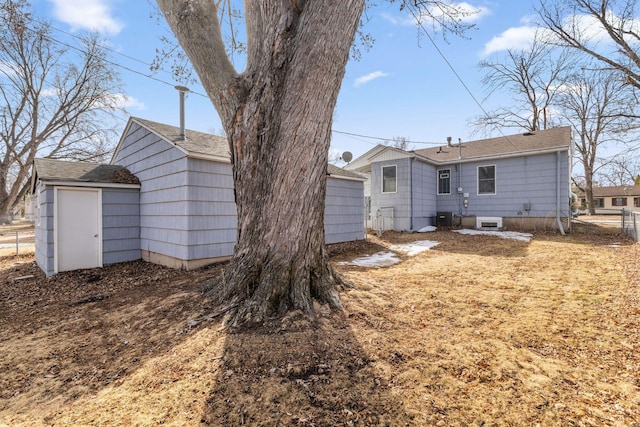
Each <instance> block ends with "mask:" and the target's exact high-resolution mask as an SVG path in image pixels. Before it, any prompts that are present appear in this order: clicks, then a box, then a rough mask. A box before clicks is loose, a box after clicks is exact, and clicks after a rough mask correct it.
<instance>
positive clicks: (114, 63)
mask: <svg viewBox="0 0 640 427" xmlns="http://www.w3.org/2000/svg"><path fill="white" fill-rule="evenodd" d="M38 22H39V21H38ZM51 28H54V27H51ZM54 29H56V30H57V31H60V32H61V33H63V34H67V35H69V36H71V37H73V38H76V39H78V40H81V41H82V38H81V37H78V36H76V35H73V34H69V33H67V32H65V31H63V30H60V29H57V28H54ZM29 31H32V32H35V31H34V30H32V29H30V28H29ZM44 37H46V38H47V39H49V40H51V41H52V42H54V43H58V44H59V45H61V46H65V47H67V48H69V49H73V50H75V51H77V52H80V53H84V54H86V53H88V52H87V51H86V50H83V49H82V48H79V47H77V46H73V45H71V44H69V43H66V42H63V41H61V40H58V39H57V38H55V37H53V36H51V35H46V36H44ZM102 48H103V49H104V50H107V51H110V52H114V53H116V54H118V55H121V56H123V57H125V58H128V59H132V60H134V61H136V62H139V63H141V64H144V65H147V66H149V67H150V66H151V65H150V64H148V63H146V62H144V61H142V60H139V59H136V58H133V57H131V56H129V55H125V54H123V53H120V52H117V51H115V50H113V49H110V48H108V47H106V46H102ZM104 61H105V62H106V63H108V64H111V65H113V66H114V67H118V68H121V69H123V70H126V71H129V72H131V73H134V74H137V75H140V76H142V77H146V78H148V79H150V80H153V81H156V82H158V83H162V84H164V85H167V86H171V87H172V88H173V87H175V83H171V82H168V81H166V80H162V79H160V78H158V77H154V76H153V75H151V74H147V73H143V72H141V71H138V70H135V69H133V68H131V67H127V66H125V65H122V64H118V63H117V62H114V61H111V60H109V59H107V58H104ZM163 71H164V70H163ZM165 72H166V71H165ZM189 92H190V93H193V94H194V95H198V96H201V97H204V98H207V99H209V97H208V96H207V95H205V94H202V93H199V92H195V91H192V90H190V91H189Z"/></svg>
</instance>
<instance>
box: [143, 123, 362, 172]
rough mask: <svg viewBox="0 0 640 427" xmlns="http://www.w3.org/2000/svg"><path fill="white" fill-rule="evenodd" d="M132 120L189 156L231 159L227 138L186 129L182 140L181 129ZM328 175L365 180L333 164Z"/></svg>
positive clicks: (328, 167)
mask: <svg viewBox="0 0 640 427" xmlns="http://www.w3.org/2000/svg"><path fill="white" fill-rule="evenodd" d="M131 120H133V121H135V122H138V123H139V124H140V125H142V126H144V127H146V128H147V129H149V130H151V131H153V132H155V133H156V134H157V135H159V136H161V137H162V138H164V139H166V140H168V141H169V142H171V143H173V144H175V145H177V146H178V147H181V148H182V149H183V150H184V151H186V152H187V155H197V154H200V155H207V156H214V157H219V158H223V159H231V154H230V152H229V143H228V142H227V139H226V138H225V137H222V136H217V135H212V134H209V133H204V132H198V131H195V130H189V129H185V132H184V133H185V139H184V140H181V139H180V128H179V127H176V126H171V125H167V124H163V123H158V122H154V121H151V120H146V119H141V118H139V117H132V118H131ZM327 173H328V174H329V175H337V176H343V177H345V178H355V179H363V177H362V176H361V175H359V174H357V173H354V172H349V171H347V170H344V169H342V168H339V167H337V166H334V165H331V164H329V165H328V166H327Z"/></svg>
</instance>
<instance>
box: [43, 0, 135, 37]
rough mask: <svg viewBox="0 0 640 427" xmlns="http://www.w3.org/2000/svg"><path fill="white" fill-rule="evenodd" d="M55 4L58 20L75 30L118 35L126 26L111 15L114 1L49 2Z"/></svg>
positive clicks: (73, 0) (60, 0) (56, 0)
mask: <svg viewBox="0 0 640 427" xmlns="http://www.w3.org/2000/svg"><path fill="white" fill-rule="evenodd" d="M49 1H50V2H51V3H53V13H54V15H55V17H56V19H58V20H60V21H62V22H64V23H66V24H69V25H70V26H71V28H73V29H86V30H92V31H98V32H101V33H108V34H111V35H115V34H118V33H119V32H120V31H121V30H122V28H123V27H124V24H122V23H121V22H119V21H118V20H117V19H115V18H114V17H113V16H112V14H111V7H110V3H111V2H112V1H113V0H49Z"/></svg>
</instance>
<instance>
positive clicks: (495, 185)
mask: <svg viewBox="0 0 640 427" xmlns="http://www.w3.org/2000/svg"><path fill="white" fill-rule="evenodd" d="M490 167H493V193H481V192H480V168H490ZM476 178H477V188H476V190H477V194H478V196H495V195H496V194H497V193H498V168H497V167H496V165H478V169H477V170H476Z"/></svg>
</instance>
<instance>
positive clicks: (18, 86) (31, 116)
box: [0, 0, 119, 222]
mask: <svg viewBox="0 0 640 427" xmlns="http://www.w3.org/2000/svg"><path fill="white" fill-rule="evenodd" d="M27 8H28V4H27V3H26V1H24V0H8V1H5V2H3V3H2V5H0V98H1V101H0V102H1V104H0V138H1V139H2V144H1V145H0V219H2V220H3V222H6V221H7V220H8V218H9V215H10V212H11V210H12V208H13V207H14V206H15V205H16V203H17V202H19V201H20V199H21V198H22V197H23V196H24V194H25V193H26V191H27V189H28V179H29V177H30V174H31V169H32V164H33V160H34V158H35V157H36V156H39V157H49V158H58V159H73V160H95V161H99V160H102V158H103V156H104V155H105V154H106V153H107V152H108V151H109V148H110V147H108V146H107V145H106V142H107V141H109V138H110V136H112V135H114V131H115V127H108V128H105V127H103V126H104V125H103V123H105V121H104V120H103V117H102V115H103V113H105V112H113V111H115V110H116V109H117V103H118V100H119V99H118V96H117V95H115V93H117V92H118V90H119V77H118V75H117V74H115V73H114V71H113V70H112V69H111V68H110V67H109V66H108V63H107V62H106V61H105V55H104V52H103V50H102V47H101V45H100V43H99V41H98V39H97V38H96V37H95V36H88V37H86V38H85V39H84V44H83V46H82V47H81V49H80V52H78V51H73V52H68V51H67V49H66V48H65V47H63V46H61V45H59V44H57V43H56V42H55V41H54V40H53V39H52V37H51V34H50V28H49V26H48V24H46V23H40V22H36V21H35V20H32V19H31V17H30V13H29V10H28V9H27ZM111 119H112V118H111ZM109 122H113V121H112V120H109Z"/></svg>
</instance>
